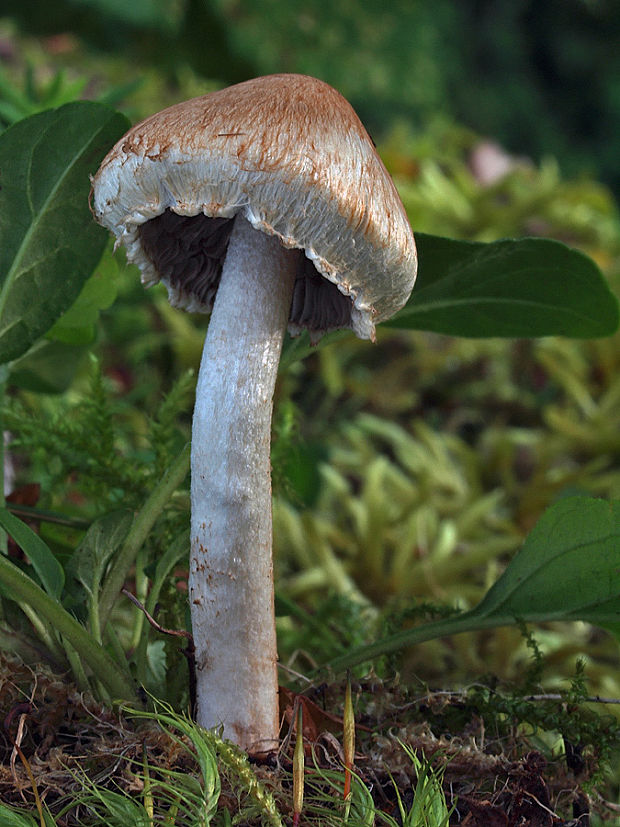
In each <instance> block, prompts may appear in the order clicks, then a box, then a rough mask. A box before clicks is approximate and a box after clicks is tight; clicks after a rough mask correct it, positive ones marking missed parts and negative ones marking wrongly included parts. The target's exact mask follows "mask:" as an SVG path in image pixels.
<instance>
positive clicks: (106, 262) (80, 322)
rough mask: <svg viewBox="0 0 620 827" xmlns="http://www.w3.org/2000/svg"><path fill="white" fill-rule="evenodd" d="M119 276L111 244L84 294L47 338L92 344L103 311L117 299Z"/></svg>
mask: <svg viewBox="0 0 620 827" xmlns="http://www.w3.org/2000/svg"><path fill="white" fill-rule="evenodd" d="M118 277H119V270H118V263H117V261H116V259H115V258H114V255H113V254H112V247H111V245H109V246H108V248H107V250H106V253H105V254H104V256H103V258H102V259H101V261H100V262H99V264H98V265H97V269H96V270H95V272H94V273H93V275H92V276H91V277H90V278H89V279H88V281H87V282H86V283H85V284H84V287H83V288H82V290H81V292H80V295H79V296H78V297H77V299H76V300H75V301H74V303H73V304H72V305H71V307H70V308H69V309H68V310H67V312H66V313H63V315H62V316H61V317H60V319H58V321H57V322H56V324H55V325H54V326H53V327H52V329H51V330H50V331H49V332H48V333H47V338H48V339H53V340H54V341H57V342H63V343H64V344H67V345H85V344H90V343H91V342H92V341H93V339H94V337H95V323H96V322H97V319H98V318H99V313H100V311H101V310H107V309H108V307H110V306H111V305H112V304H113V303H114V301H115V299H116V295H117V292H118Z"/></svg>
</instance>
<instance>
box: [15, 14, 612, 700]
mask: <svg viewBox="0 0 620 827" xmlns="http://www.w3.org/2000/svg"><path fill="white" fill-rule="evenodd" d="M619 35H620V3H618V2H616V0H608V1H607V2H605V0H545V1H544V2H540V0H538V1H537V0H492V1H491V0H459V2H449V0H409V2H406V0H398V1H396V0H394V2H379V0H367V1H366V2H359V0H358V2H354V0H341V2H339V3H337V4H334V3H332V2H328V0H304V2H303V3H301V2H299V0H185V1H183V0H172V1H171V2H164V0H131V2H127V0H55V2H54V3H53V6H51V5H50V3H49V2H36V0H2V2H0V119H1V120H2V122H3V123H4V125H8V124H9V123H11V122H13V121H15V120H18V119H19V118H21V117H25V116H27V115H28V114H31V113H32V112H35V111H37V110H39V109H43V108H46V107H49V106H58V105H60V104H61V103H63V102H65V101H67V100H73V99H75V98H76V97H87V98H95V99H99V100H104V101H107V102H110V103H111V104H113V105H114V106H116V107H118V108H120V109H122V110H123V111H125V112H126V113H127V114H128V115H129V116H130V118H132V120H137V119H139V118H140V117H144V116H146V115H148V114H150V113H151V112H154V111H156V110H158V109H160V108H162V107H163V106H165V105H168V104H171V103H174V102H177V101H179V100H182V99H184V98H187V97H190V96H192V95H197V94H201V93H204V92H208V91H210V90H212V89H215V88H218V87H221V86H224V85H227V84H229V83H233V82H236V81H240V80H243V79H245V78H247V77H251V76H255V75H260V74H265V73H269V72H278V71H286V72H305V73H309V74H313V75H316V76H318V77H320V78H323V79H324V80H326V81H328V82H329V83H331V84H332V85H334V86H335V87H336V88H337V89H338V90H339V91H341V92H342V93H343V94H344V95H345V96H346V97H347V98H349V99H350V100H351V102H352V103H353V105H354V106H355V108H356V109H357V111H358V112H359V114H360V116H361V117H362V119H363V121H364V122H365V123H366V125H367V126H368V128H369V130H370V132H371V134H372V135H373V137H374V139H375V141H376V143H377V145H378V148H379V151H380V154H381V155H382V157H383V158H384V160H385V162H386V165H387V167H388V169H389V171H390V172H391V174H392V175H393V176H394V179H395V182H396V184H397V186H398V189H399V191H400V193H401V197H402V198H403V202H404V204H405V207H406V209H407V211H408V214H409V217H410V220H411V223H412V226H413V228H414V231H425V232H430V233H435V234H437V235H445V236H453V237H461V238H468V239H477V240H483V241H487V240H492V239H496V238H500V237H506V236H521V235H544V236H551V237H554V238H558V239H560V240H563V241H565V242H567V243H570V244H572V245H574V246H577V247H579V248H581V249H583V250H584V251H586V252H587V253H588V254H589V255H591V256H592V257H593V258H594V259H595V260H596V261H597V263H598V264H599V265H600V266H601V267H602V268H603V269H604V271H605V273H606V274H607V276H608V277H609V279H610V281H611V283H612V286H615V287H616V288H618V284H619V281H618V278H619V273H620V267H619V262H620V221H619V218H618V210H617V205H616V201H615V197H614V192H617V191H618V188H619V187H620V168H619V165H618V141H617V137H616V136H617V135H618V134H620V50H618V48H617V44H618V42H619ZM93 172H94V170H93ZM98 275H99V276H100V277H101V279H102V280H103V281H102V283H103V284H105V285H107V286H108V287H109V290H108V293H109V298H106V299H105V301H104V300H103V299H102V312H101V315H100V318H99V319H98V320H96V324H94V323H93V325H92V336H91V338H90V340H89V341H85V342H82V343H80V345H79V346H73V345H71V346H70V345H65V344H62V345H61V344H60V343H59V342H58V341H55V342H51V343H49V347H50V349H49V350H48V351H47V352H48V354H49V359H48V361H47V362H45V361H43V360H42V358H41V354H40V353H39V354H38V356H36V358H34V359H30V360H29V358H28V357H26V358H25V359H24V360H22V361H21V363H20V364H19V365H17V366H14V368H13V373H12V377H11V378H12V382H13V387H12V390H11V393H10V400H9V401H10V405H9V411H8V412H7V417H8V419H7V421H8V423H9V426H10V427H11V430H12V431H13V443H12V449H11V450H12V452H14V453H15V455H16V456H17V461H16V474H17V476H16V485H17V486H19V485H21V484H24V483H36V484H37V485H40V487H41V493H40V503H39V504H40V505H41V506H42V507H47V508H52V509H54V508H55V509H58V510H61V511H64V512H66V511H67V510H70V511H73V512H75V513H76V514H78V515H84V516H86V518H87V519H92V517H93V516H97V515H100V514H102V513H105V512H106V510H111V509H113V508H116V507H118V506H119V504H127V503H133V502H134V500H135V501H136V502H139V501H140V500H141V498H142V497H143V496H146V494H147V493H148V491H149V487H150V486H151V485H152V483H153V474H158V473H160V472H161V469H162V467H165V461H166V459H167V456H168V455H166V456H164V454H165V451H164V450H163V448H162V446H164V443H165V446H164V447H166V451H167V450H168V449H169V454H170V456H172V455H173V453H174V449H175V448H176V449H178V448H179V447H180V445H182V444H183V442H184V441H185V440H186V439H187V437H188V434H189V425H190V416H191V401H190V397H191V392H192V381H193V380H192V379H191V376H190V377H189V378H188V376H189V375H188V374H187V370H188V369H191V370H194V371H195V370H196V369H197V366H198V362H199V358H200V351H201V346H202V341H203V337H204V330H205V326H206V321H205V319H204V318H191V317H188V316H187V315H186V314H182V313H179V312H177V311H174V310H172V309H171V308H170V307H169V305H168V303H167V300H166V296H165V292H162V290H160V289H158V288H155V289H153V290H151V291H148V292H145V291H143V290H142V288H141V286H140V284H139V279H138V277H137V272H136V271H135V269H131V270H128V269H127V268H126V266H125V264H124V262H123V260H122V255H120V254H117V256H116V258H113V257H112V253H111V252H109V253H108V254H107V256H106V257H105V258H104V261H103V263H102V266H101V267H100V268H99V270H98ZM108 293H106V296H108ZM115 297H116V299H115V301H114V298H115ZM113 301H114V304H112V302H113ZM108 305H111V306H110V307H109V309H108ZM378 333H379V335H378V344H377V345H376V346H375V347H371V346H369V345H368V343H362V342H358V341H357V340H355V339H354V338H353V337H352V336H347V337H345V338H343V339H341V340H340V342H339V344H338V346H337V347H324V348H323V347H322V348H319V349H316V350H315V351H313V352H312V354H311V355H310V356H309V358H307V359H306V360H305V361H303V362H301V361H298V360H297V359H296V358H295V352H294V350H293V349H291V347H290V343H289V344H288V345H287V346H286V348H288V349H286V348H285V354H284V359H283V365H284V367H283V369H282V373H281V379H280V384H279V389H278V396H277V405H276V413H275V419H274V435H275V439H274V447H273V465H274V494H275V503H274V529H275V547H276V553H277V561H276V566H277V583H278V588H279V590H280V594H281V596H282V598H283V600H286V599H287V598H288V599H291V600H294V601H295V605H297V606H303V607H306V608H308V609H310V610H311V611H312V612H314V613H315V615H314V616H315V617H316V618H319V622H320V624H322V626H323V628H324V629H325V630H328V631H329V634H327V633H326V634H325V635H324V637H318V638H317V637H316V636H314V637H312V641H311V645H309V638H308V634H309V627H308V626H306V625H304V623H303V622H301V623H297V619H296V618H294V617H293V616H291V615H290V613H289V614H287V612H288V611H289V609H290V607H291V604H288V609H286V606H285V607H284V609H283V608H282V605H284V604H282V605H281V609H282V612H283V614H282V616H281V618H280V620H279V635H280V645H281V657H282V660H283V662H289V661H288V659H289V657H290V659H291V660H290V663H291V664H293V665H295V666H296V668H300V669H302V670H303V669H304V668H306V667H307V666H308V664H310V665H312V663H313V660H312V659H314V662H321V661H322V660H325V659H327V658H329V657H332V656H334V655H335V654H338V653H339V652H341V651H343V650H344V649H346V648H347V647H349V646H351V645H352V644H353V643H360V644H361V643H364V642H366V641H367V640H368V639H369V637H372V636H373V635H376V634H378V633H381V632H385V631H386V630H387V631H390V630H394V629H395V628H398V626H399V624H403V623H407V622H410V620H411V619H412V618H413V619H415V617H416V616H420V615H424V612H425V611H426V609H425V605H426V604H425V603H424V601H430V602H432V603H434V604H438V603H441V604H449V605H457V606H459V607H461V608H467V607H470V606H472V605H474V604H475V603H476V601H477V600H479V599H480V597H481V596H482V595H483V594H484V592H485V590H486V589H487V588H488V587H489V586H490V585H491V583H492V582H493V581H494V580H495V579H496V578H497V576H498V574H499V572H500V571H501V570H502V567H503V565H504V564H505V562H506V560H507V559H509V557H510V556H511V555H512V554H513V553H514V552H515V551H516V550H517V549H518V547H519V546H520V544H521V543H522V541H523V538H524V536H525V535H526V534H527V532H528V531H529V530H530V529H531V527H532V526H533V524H534V523H535V522H536V520H537V519H538V518H539V516H540V514H541V513H542V512H543V510H544V509H545V508H546V507H547V506H548V505H549V504H551V503H552V502H553V501H554V500H555V499H556V498H557V497H558V496H562V495H563V494H567V493H586V494H593V495H597V496H602V497H619V496H620V347H619V338H618V336H616V337H612V338H609V339H604V340H600V341H585V342H576V341H567V340H560V339H551V338H548V339H541V340H536V341H499V340H457V339H453V338H450V337H443V336H438V335H431V334H424V333H409V332H402V331H400V332H399V331H390V330H385V329H383V330H379V332H378ZM93 354H95V355H96V357H97V360H98V361H99V363H100V364H101V367H102V375H103V380H102V381H103V390H102V387H101V386H100V385H96V390H97V393H99V392H101V394H103V391H105V393H107V395H108V398H109V403H110V407H109V409H107V412H108V414H109V422H108V421H107V420H106V421H107V422H108V425H109V427H110V429H112V430H111V433H112V436H111V437H110V439H112V441H113V444H114V446H115V450H116V456H115V457H114V461H113V462H110V463H109V465H108V467H103V465H102V464H101V463H100V464H97V463H98V460H97V459H96V457H94V456H93V453H94V452H93V451H92V440H90V442H89V440H85V441H84V442H83V443H82V444H80V445H77V444H76V439H75V434H74V433H73V432H72V431H71V429H70V428H67V427H66V423H67V422H74V421H75V422H79V421H80V417H82V418H83V419H84V421H87V420H86V417H87V411H88V407H87V403H86V402H85V400H88V398H89V394H91V393H92V370H91V368H92V363H91V361H89V359H88V358H85V357H86V356H87V355H91V356H92V355H93ZM179 377H181V380H180V384H179V385H177V387H176V390H175V391H174V392H173V393H172V394H171V396H170V397H169V401H168V403H167V404H168V407H167V408H166V411H165V416H166V420H165V422H166V430H165V434H166V440H167V442H166V441H165V440H162V439H161V438H158V439H159V441H158V442H154V441H153V440H154V436H153V434H155V433H156V429H155V427H154V425H153V423H154V422H155V424H157V416H158V414H157V411H158V406H159V405H161V400H162V398H164V397H165V396H166V394H170V393H171V388H173V387H174V383H175V382H176V381H178V380H179ZM183 377H184V378H183ZM154 412H155V413H154ZM160 413H161V409H160ZM162 416H163V415H162ZM11 417H12V418H11ZM41 422H43V423H44V427H43V428H41V427H40V423H41ZM159 425H160V426H161V422H160V423H159ZM78 430H79V428H78ZM160 433H161V427H160ZM72 439H73V442H72V441H71V440H72ZM20 452H21V453H20ZM102 462H103V460H102ZM184 506H185V508H186V507H187V503H186V502H185V503H184ZM181 511H182V513H181V515H180V522H179V525H181V524H183V525H185V524H186V519H187V513H186V510H185V511H183V510H182V509H181ZM47 540H48V542H50V543H52V544H55V548H57V549H59V553H60V554H62V546H63V543H68V540H67V539H66V538H64V537H61V536H54V537H48V538H47ZM168 541H169V536H167V535H166V534H165V533H162V535H161V536H159V537H153V539H152V548H151V549H150V550H149V554H150V555H152V556H151V559H157V555H158V554H159V553H161V550H162V549H163V548H165V543H166V542H168ZM147 569H148V566H147V568H146V569H145V570H147ZM177 579H178V580H182V573H181V574H180V575H179V577H178V578H177ZM418 606H421V608H418ZM166 612H168V613H169V614H168V616H167V617H166ZM416 612H417V613H418V615H416ZM183 613H184V600H183V597H182V595H180V594H179V592H178V591H175V588H174V587H171V589H170V593H169V595H168V600H167V602H166V601H164V603H163V615H164V622H165V623H166V624H167V625H168V626H174V625H182V624H183V623H184V620H183ZM360 617H361V618H362V619H361V620H360ZM306 619H307V618H306ZM314 629H315V631H316V626H315V627H314ZM315 631H314V632H313V631H312V630H311V634H312V635H315ZM540 635H541V639H542V640H543V642H544V645H545V647H546V651H547V652H548V653H550V657H552V658H553V661H552V664H553V665H552V670H551V673H550V675H549V676H548V681H549V682H550V684H551V685H557V684H559V683H561V682H562V681H563V680H564V679H565V678H564V677H563V676H564V675H566V674H570V673H571V672H572V670H573V667H574V660H575V657H576V655H577V654H579V653H583V652H584V651H587V652H588V658H589V672H588V676H589V678H590V679H591V680H593V681H594V685H595V686H596V689H597V691H600V692H601V693H602V694H606V695H613V694H614V693H617V692H618V691H619V690H618V686H619V684H618V679H617V669H616V668H615V666H614V668H610V667H609V664H610V663H613V664H617V646H616V644H615V643H613V642H612V641H610V639H609V638H605V637H604V636H602V635H601V634H600V633H598V634H597V633H592V631H591V630H589V629H588V628H587V627H585V626H583V625H580V626H579V627H578V628H577V629H576V630H575V629H574V628H573V629H572V630H571V632H570V633H569V634H567V633H563V632H559V631H558V630H557V629H555V628H549V629H546V630H543V631H541V632H540ZM309 649H310V650H311V651H312V654H311V655H308V650H309ZM300 653H301V655H300ZM304 653H305V654H304ZM528 658H529V653H528V650H527V647H526V644H525V642H524V641H523V639H522V637H521V632H520V630H519V629H517V628H516V627H515V628H510V629H503V630H500V631H498V632H494V633H493V634H492V635H491V634H485V635H478V636H468V635H463V636H460V637H459V638H458V639H456V640H455V641H453V642H450V643H445V644H444V643H442V644H439V643H434V644H433V645H432V646H430V645H428V646H426V647H425V646H422V647H419V648H418V649H417V650H416V652H415V653H414V654H412V655H410V656H408V660H407V661H406V662H405V663H404V665H403V664H401V666H404V668H405V669H406V670H409V671H408V674H410V675H411V674H414V673H420V674H423V675H424V678H425V679H426V680H429V681H432V680H437V681H441V682H442V683H449V682H451V681H454V680H458V679H459V678H460V677H463V676H467V677H471V676H472V675H478V674H481V673H485V672H487V671H492V672H494V673H496V674H500V675H503V676H506V677H518V676H519V675H520V674H521V673H522V671H523V663H524V661H527V659H528ZM160 667H161V668H160V671H159V673H158V674H159V679H160V680H161V682H162V684H154V687H153V689H154V690H155V691H157V692H158V693H160V694H162V695H163V694H165V690H164V688H163V682H165V681H166V680H169V676H170V670H168V671H167V672H166V670H165V669H164V668H163V666H161V664H160Z"/></svg>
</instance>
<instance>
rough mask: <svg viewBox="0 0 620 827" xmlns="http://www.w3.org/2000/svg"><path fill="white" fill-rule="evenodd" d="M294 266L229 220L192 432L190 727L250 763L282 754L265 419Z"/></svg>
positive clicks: (258, 235)
mask: <svg viewBox="0 0 620 827" xmlns="http://www.w3.org/2000/svg"><path fill="white" fill-rule="evenodd" d="M298 256H299V252H298V251H291V250H287V249H285V248H284V247H283V246H282V245H281V244H280V242H279V240H278V239H277V238H275V237H273V236H268V235H265V234H264V233H262V232H259V231H257V230H255V229H254V228H253V227H252V226H251V225H250V224H249V223H248V222H247V221H246V220H245V219H243V218H242V217H241V216H238V217H237V218H236V219H235V226H234V228H233V231H232V234H231V238H230V242H229V245H228V252H227V255H226V260H225V262H224V267H223V270H222V277H221V281H220V285H219V289H218V293H217V297H216V300H215V305H214V308H213V313H212V314H211V320H210V323H209V329H208V332H207V338H206V342H205V348H204V353H203V356H202V363H201V366H200V373H199V376H198V384H197V388H196V405H195V409H194V423H193V429H192V460H191V463H192V465H191V467H192V482H191V496H192V502H191V509H192V517H191V537H192V541H191V546H192V547H191V558H190V574H189V597H190V605H191V616H192V630H193V635H194V644H195V647H196V667H197V674H196V678H197V688H196V691H197V721H198V723H199V724H201V725H202V726H204V727H214V726H221V725H223V727H224V737H225V738H229V739H230V740H232V741H234V742H235V743H237V744H238V745H239V746H241V747H242V748H243V749H246V750H249V751H251V752H266V751H269V750H271V749H273V748H274V747H276V746H277V743H278V724H279V721H278V692H277V687H278V682H277V670H276V660H277V650H276V634H275V617H274V603H273V599H274V598H273V564H272V520H271V464H270V443H271V412H272V407H273V393H274V387H275V382H276V376H277V372H278V362H279V360H280V352H281V349H282V340H283V337H284V332H285V330H286V326H287V321H288V316H289V310H290V306H291V298H292V292H293V284H294V280H295V270H296V264H297V260H298Z"/></svg>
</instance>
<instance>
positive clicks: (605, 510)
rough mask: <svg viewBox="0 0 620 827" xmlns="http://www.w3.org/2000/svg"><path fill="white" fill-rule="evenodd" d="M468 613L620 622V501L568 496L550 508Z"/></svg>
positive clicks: (603, 622) (509, 617) (499, 616)
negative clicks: (497, 578)
mask: <svg viewBox="0 0 620 827" xmlns="http://www.w3.org/2000/svg"><path fill="white" fill-rule="evenodd" d="M470 614H473V615H475V616H478V617H487V618H489V617H495V618H498V619H499V618H502V619H504V620H505V621H506V622H510V620H511V619H513V618H516V617H518V618H523V619H524V620H532V621H547V620H586V621H589V622H590V623H596V624H599V625H601V624H605V623H614V622H618V621H619V620H620V501H614V502H607V501H605V500H598V499H593V498H588V497H569V498H566V499H563V500H560V501H559V502H558V503H556V504H555V505H554V506H552V507H551V508H550V509H548V510H547V511H546V512H545V513H544V514H543V516H542V517H541V519H540V520H539V521H538V523H537V524H536V526H535V527H534V529H533V530H532V532H531V534H530V535H529V536H528V538H527V539H526V541H525V544H524V545H523V548H522V549H521V551H520V552H519V553H518V554H517V555H516V557H515V558H514V560H513V561H512V562H511V564H510V565H509V566H508V568H507V569H506V571H505V572H504V574H503V575H502V576H501V577H500V579H499V580H498V581H497V583H495V584H494V586H493V587H492V588H491V589H490V590H489V591H488V593H487V594H486V596H485V598H484V599H483V600H482V602H481V603H480V604H479V605H478V606H477V607H476V608H475V609H474V611H473V613H470Z"/></svg>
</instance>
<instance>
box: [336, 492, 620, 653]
mask: <svg viewBox="0 0 620 827" xmlns="http://www.w3.org/2000/svg"><path fill="white" fill-rule="evenodd" d="M516 620H520V621H524V622H533V623H543V622H546V621H551V620H585V621H587V622H589V623H594V624H596V625H598V626H603V627H605V628H609V629H610V630H611V631H613V632H614V633H615V632H616V631H617V630H618V628H620V501H618V500H615V501H612V502H607V501H605V500H599V499H594V498H590V497H567V498H566V499H563V500H560V501H559V502H557V503H556V504H555V505H553V506H552V507H551V508H549V509H548V510H547V511H546V512H545V513H544V514H543V516H542V517H541V518H540V520H539V521H538V523H537V524H536V526H535V527H534V529H533V530H532V532H531V534H530V535H529V536H528V538H527V539H526V541H525V543H524V545H523V547H522V548H521V550H520V551H519V552H518V554H517V555H516V556H515V558H514V559H513V560H512V562H511V563H510V564H509V566H508V567H507V568H506V571H505V572H504V573H503V575H502V576H501V577H500V578H499V580H498V581H497V582H496V583H495V584H494V585H493V586H492V587H491V589H490V590H489V591H488V592H487V594H486V595H485V597H484V598H483V600H482V601H481V602H480V603H479V604H478V606H476V608H475V609H472V611H470V612H464V613H463V614H461V615H457V616H456V617H451V618H449V619H447V620H441V621H437V622H435V623H428V624H425V625H423V626H417V627H416V628H414V629H407V630H405V631H402V632H398V633H397V634H395V635H392V636H390V637H388V638H384V639H383V640H379V641H377V642H376V643H373V644H371V645H369V646H365V647H363V648H360V649H358V650H356V651H353V652H351V653H349V654H347V655H344V656H342V657H340V658H337V659H336V660H334V661H332V663H331V664H329V665H330V666H331V667H332V668H333V669H345V668H347V667H348V666H352V665H354V664H356V663H362V662H364V661H367V660H371V659H372V658H376V657H380V656H381V655H385V654H387V653H388V652H393V651H395V650H397V649H401V648H404V647H406V646H412V645H413V644H416V643H421V642H422V641H425V640H433V639H434V638H437V637H443V636H445V635H453V634H458V633H459V632H469V631H474V630H477V629H488V628H492V627H495V626H506V625H510V624H512V623H514V622H515V621H516Z"/></svg>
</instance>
